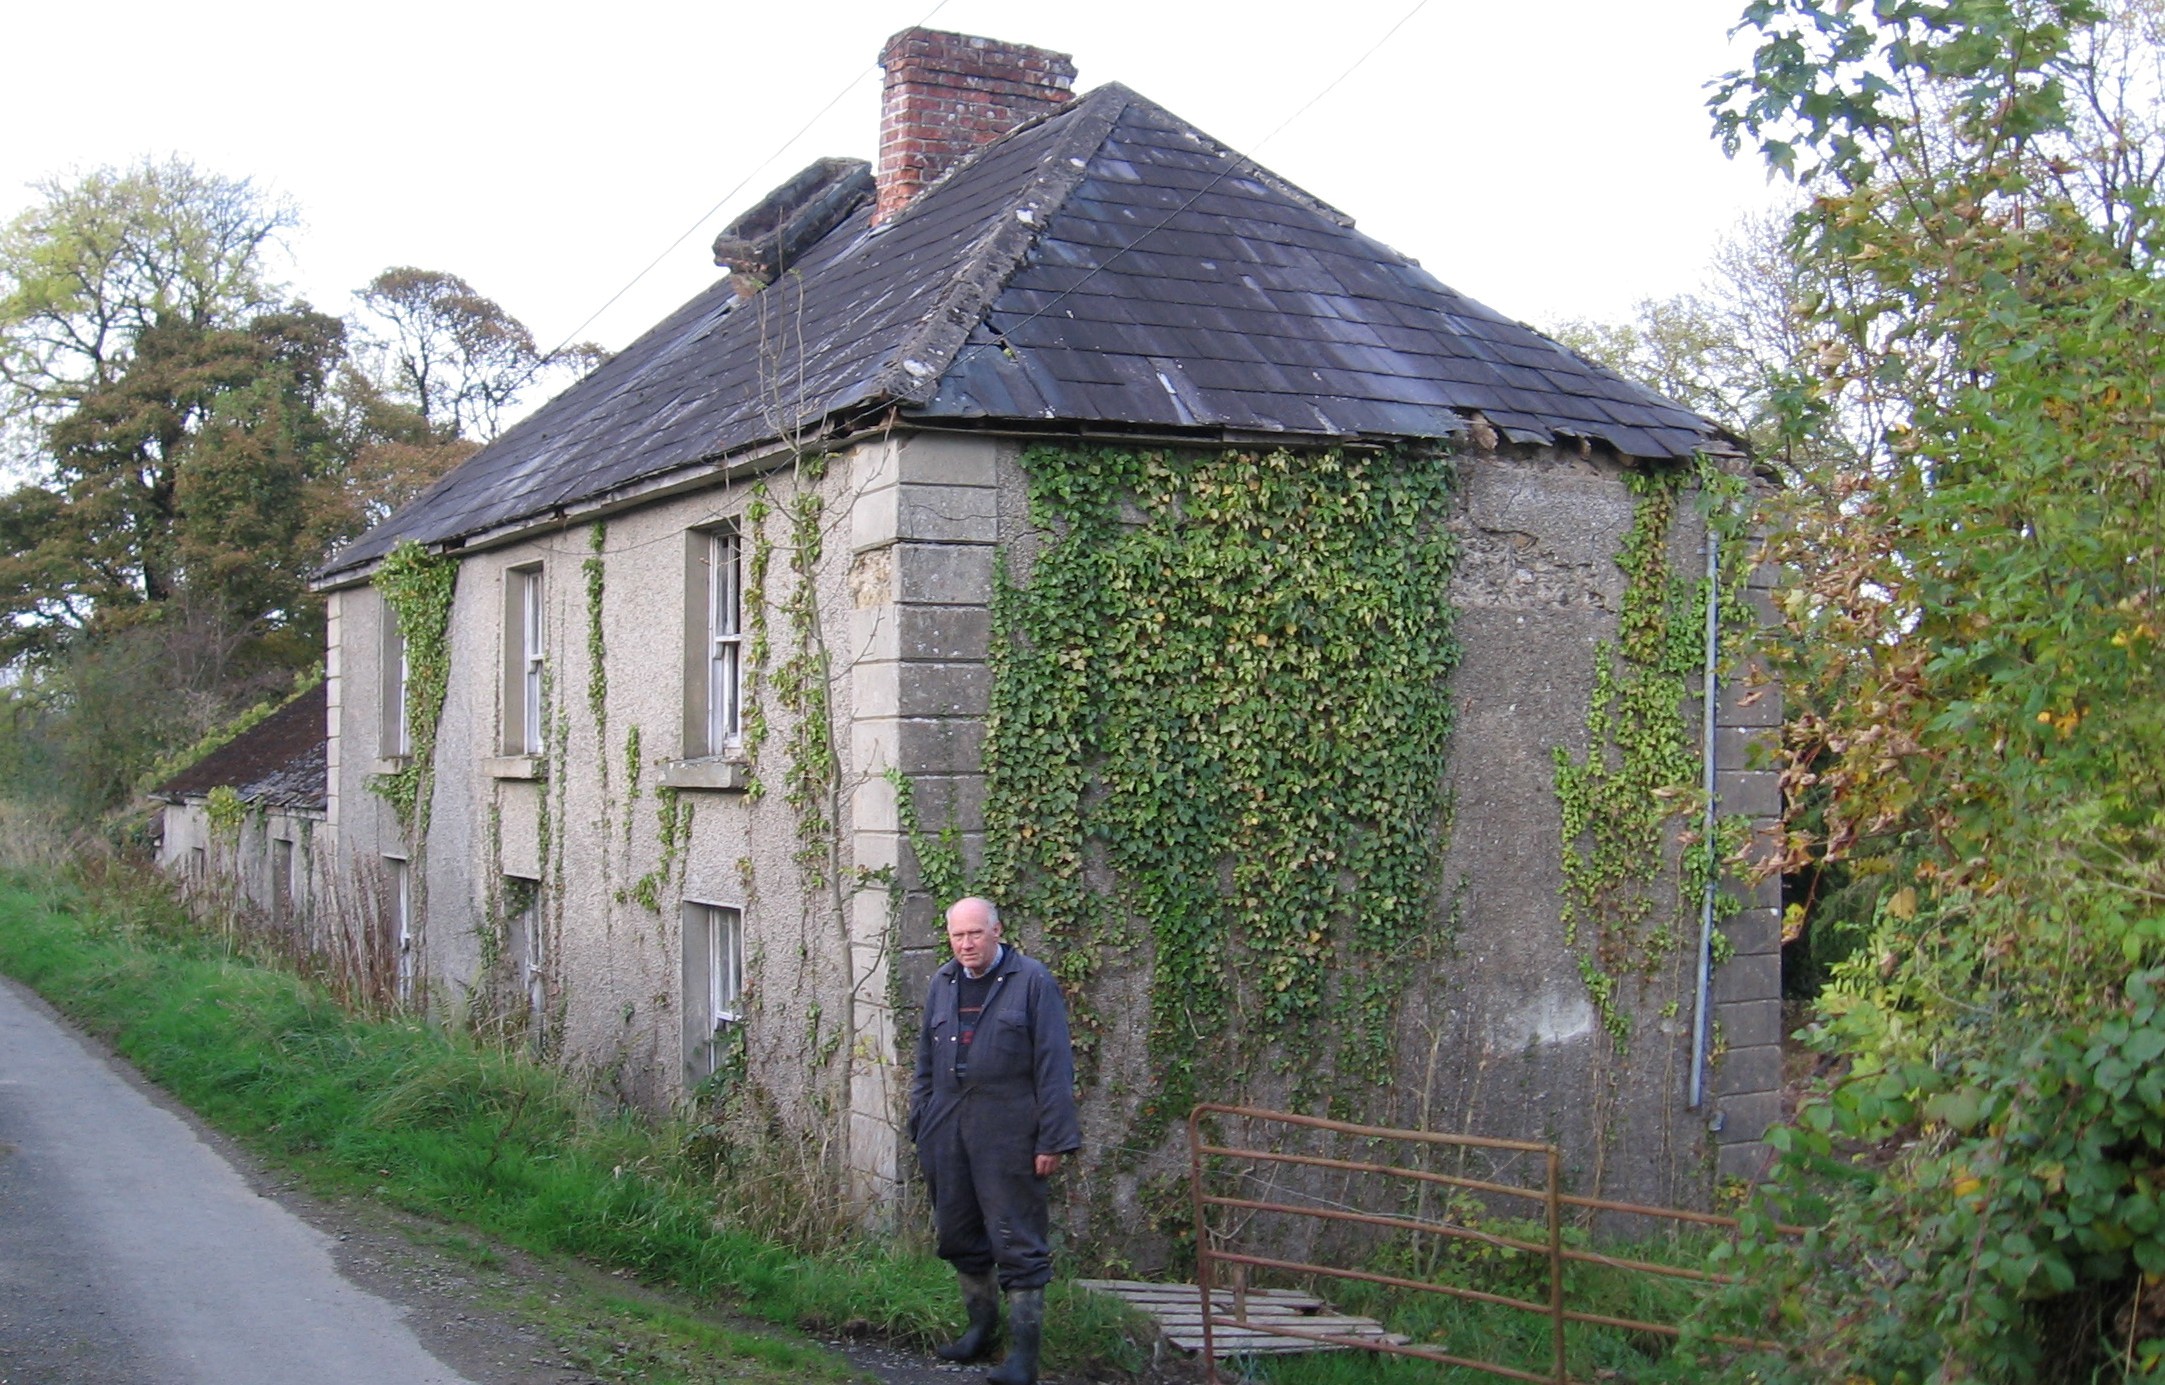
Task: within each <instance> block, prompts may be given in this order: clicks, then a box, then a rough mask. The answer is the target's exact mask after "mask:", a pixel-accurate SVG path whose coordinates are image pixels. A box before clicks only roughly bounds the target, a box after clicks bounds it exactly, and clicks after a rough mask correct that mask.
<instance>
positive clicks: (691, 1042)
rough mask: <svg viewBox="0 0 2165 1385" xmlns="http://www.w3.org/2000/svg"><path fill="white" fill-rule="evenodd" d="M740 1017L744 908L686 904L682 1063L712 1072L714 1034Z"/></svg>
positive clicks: (694, 1073)
mask: <svg viewBox="0 0 2165 1385" xmlns="http://www.w3.org/2000/svg"><path fill="white" fill-rule="evenodd" d="M743 1017H744V913H743V911H742V910H738V909H731V908H728V907H727V906H724V905H719V904H686V905H685V906H684V1067H685V1071H686V1072H687V1074H688V1075H689V1076H690V1078H691V1080H692V1081H693V1082H695V1083H696V1082H699V1081H701V1080H702V1079H705V1078H707V1077H711V1076H712V1075H713V1074H714V1068H715V1064H716V1062H717V1060H718V1058H719V1051H718V1047H717V1045H716V1043H715V1038H716V1036H717V1035H718V1034H720V1033H721V1031H722V1029H723V1027H724V1026H726V1025H729V1024H732V1023H734V1022H735V1021H737V1020H740V1019H742V1018H743Z"/></svg>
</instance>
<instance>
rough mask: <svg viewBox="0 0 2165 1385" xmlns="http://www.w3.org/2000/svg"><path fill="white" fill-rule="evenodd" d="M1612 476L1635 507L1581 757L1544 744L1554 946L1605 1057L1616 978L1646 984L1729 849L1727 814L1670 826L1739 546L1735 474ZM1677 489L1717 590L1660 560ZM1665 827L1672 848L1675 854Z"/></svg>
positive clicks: (1690, 802) (1733, 842) (1732, 830)
mask: <svg viewBox="0 0 2165 1385" xmlns="http://www.w3.org/2000/svg"><path fill="white" fill-rule="evenodd" d="M1625 480H1626V482H1627V484H1629V485H1630V487H1631V489H1632V493H1633V495H1634V496H1635V503H1634V505H1633V507H1632V522H1631V529H1630V530H1629V532H1628V533H1626V534H1625V536H1624V541H1623V543H1622V545H1621V547H1620V548H1619V550H1618V552H1617V556H1616V565H1617V566H1618V567H1619V568H1620V569H1622V571H1623V573H1624V579H1625V581H1624V595H1623V601H1622V605H1621V608H1620V610H1619V611H1618V614H1617V638H1616V641H1615V642H1614V643H1613V644H1603V645H1602V646H1601V647H1600V648H1599V649H1598V650H1596V652H1595V656H1594V658H1595V663H1594V691H1593V696H1592V698H1591V699H1590V701H1589V704H1588V709H1587V716H1586V747H1587V748H1586V751H1585V753H1584V754H1583V755H1574V754H1573V753H1572V752H1571V751H1570V750H1569V749H1567V748H1566V747H1563V746H1558V747H1556V749H1555V751H1554V755H1555V764H1556V771H1555V785H1556V798H1557V802H1558V805H1559V806H1560V808H1561V810H1562V817H1563V833H1562V835H1563V860H1562V864H1563V874H1564V898H1563V921H1564V940H1565V946H1566V947H1568V948H1570V949H1571V951H1572V954H1573V958H1574V960H1575V961H1576V963H1577V965H1578V969H1579V976H1580V978H1581V980H1583V981H1584V982H1585V985H1586V990H1587V995H1588V997H1589V998H1590V999H1591V1000H1592V1001H1593V1003H1594V1007H1595V1009H1596V1010H1597V1011H1598V1012H1599V1014H1600V1017H1601V1023H1602V1028H1603V1029H1604V1030H1605V1031H1606V1032H1607V1034H1608V1036H1609V1038H1610V1041H1611V1042H1612V1043H1613V1044H1614V1045H1615V1047H1616V1049H1617V1051H1618V1052H1619V1053H1621V1052H1622V1051H1624V1050H1625V1049H1626V1048H1627V1047H1628V1046H1629V1043H1630V1040H1631V1013H1630V1011H1629V1009H1628V1008H1627V997H1626V995H1625V994H1624V993H1623V987H1624V984H1625V983H1626V982H1629V981H1639V982H1646V981H1651V980H1652V979H1653V978H1654V977H1655V976H1656V975H1657V974H1658V973H1659V972H1660V970H1661V968H1662V967H1663V966H1664V965H1666V964H1667V963H1669V962H1670V961H1671V960H1672V959H1674V958H1675V957H1676V956H1677V954H1678V950H1679V948H1681V947H1682V946H1683V944H1684V943H1685V941H1686V940H1687V939H1688V938H1696V936H1697V931H1696V930H1697V925H1696V922H1695V921H1696V918H1697V915H1698V910H1699V907H1700V900H1701V897H1702V891H1703V889H1704V886H1705V884H1706V882H1707V881H1708V880H1709V879H1710V878H1713V877H1714V876H1715V875H1716V874H1717V873H1718V872H1719V871H1720V869H1721V866H1722V863H1723V862H1724V861H1725V860H1727V859H1728V857H1729V855H1730V854H1732V853H1733V851H1734V850H1735V849H1736V848H1737V847H1739V846H1740V845H1741V841H1740V836H1739V834H1740V831H1741V824H1740V823H1730V824H1724V825H1723V830H1722V831H1721V832H1720V833H1719V834H1718V836H1717V839H1716V840H1714V841H1707V840H1704V833H1703V832H1702V831H1699V830H1696V829H1695V828H1692V829H1686V830H1684V831H1682V832H1681V833H1678V832H1676V831H1674V830H1673V829H1674V828H1675V827H1676V826H1677V824H1678V821H1679V819H1680V818H1681V817H1682V816H1683V815H1685V814H1691V815H1692V820H1693V821H1694V822H1695V821H1696V818H1697V814H1698V812H1699V811H1700V809H1701V808H1702V807H1703V805H1704V798H1703V791H1702V789H1701V787H1700V783H1699V780H1700V774H1701V761H1700V750H1699V747H1698V745H1697V744H1696V742H1695V738H1694V735H1693V731H1692V728H1691V727H1690V726H1689V725H1688V724H1687V722H1686V720H1685V712H1686V707H1687V705H1688V702H1689V700H1690V698H1692V697H1693V696H1694V695H1695V694H1697V693H1698V692H1699V690H1700V680H1701V678H1702V677H1703V675H1704V672H1705V666H1706V610H1707V602H1708V600H1709V599H1711V598H1714V597H1717V596H1718V598H1719V599H1720V601H1721V603H1722V608H1721V612H1720V616H1721V626H1722V629H1723V630H1724V631H1725V632H1727V633H1726V636H1725V639H1726V641H1727V645H1728V650H1729V652H1730V653H1731V654H1734V652H1735V651H1736V649H1737V647H1738V646H1737V641H1739V640H1740V639H1742V638H1743V634H1744V632H1745V631H1747V630H1749V629H1750V628H1751V625H1752V622H1751V615H1750V610H1749V607H1747V606H1745V605H1744V602H1743V597H1742V593H1741V585H1742V579H1743V575H1744V573H1745V570H1746V569H1745V564H1744V562H1743V554H1744V548H1745V546H1744V544H1743V543H1742V542H1739V541H1735V540H1738V539H1739V538H1740V535H1739V534H1738V532H1737V531H1738V529H1739V522H1738V520H1737V519H1736V518H1735V516H1736V515H1737V513H1738V506H1737V504H1736V501H1737V500H1738V498H1739V496H1740V493H1741V488H1742V484H1743V483H1742V481H1741V480H1740V479H1738V478H1735V477H1731V476H1728V475H1726V474H1725V473H1722V472H1721V471H1719V470H1718V469H1717V468H1715V467H1714V466H1713V465H1711V464H1710V463H1707V462H1705V461H1702V462H1701V463H1700V464H1698V465H1696V466H1689V467H1665V468H1662V469H1660V470H1653V471H1634V472H1627V473H1626V475H1625ZM1691 487H1695V488H1696V490H1697V493H1698V495H1699V497H1700V499H1701V502H1702V507H1703V509H1704V510H1705V516H1704V517H1705V519H1706V521H1707V523H1708V524H1710V525H1712V526H1713V527H1714V528H1715V530H1716V531H1717V533H1720V534H1721V535H1722V536H1723V538H1724V543H1723V547H1722V552H1723V553H1724V554H1725V555H1727V561H1726V565H1725V567H1724V568H1723V571H1722V573H1721V576H1720V578H1719V581H1718V584H1717V586H1718V589H1710V588H1709V586H1708V583H1707V581H1706V579H1705V578H1704V577H1703V576H1702V577H1698V578H1691V577H1686V576H1684V575H1682V574H1679V573H1678V572H1676V571H1675V569H1674V567H1673V565H1672V564H1671V562H1670V558H1669V546H1670V536H1671V533H1672V531H1673V529H1674V527H1675V523H1676V517H1677V508H1678V505H1679V503H1680V502H1681V501H1682V500H1683V498H1684V496H1685V494H1686V492H1687V488H1691ZM1672 836H1679V837H1680V838H1681V840H1682V842H1683V845H1684V851H1683V853H1682V856H1681V859H1679V860H1675V861H1672V858H1671V855H1670V852H1669V850H1668V847H1669V843H1670V839H1671V837H1672ZM1719 943H1720V939H1718V938H1717V946H1719Z"/></svg>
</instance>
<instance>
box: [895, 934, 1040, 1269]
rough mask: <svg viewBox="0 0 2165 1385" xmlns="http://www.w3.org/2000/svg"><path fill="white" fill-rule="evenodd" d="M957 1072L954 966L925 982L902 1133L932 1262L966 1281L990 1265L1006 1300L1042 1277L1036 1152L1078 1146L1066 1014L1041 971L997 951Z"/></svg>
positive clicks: (958, 973)
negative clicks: (933, 1235)
mask: <svg viewBox="0 0 2165 1385" xmlns="http://www.w3.org/2000/svg"><path fill="white" fill-rule="evenodd" d="M990 975H991V977H992V978H993V984H992V988H991V990H990V991H989V992H988V993H987V995H986V997H985V1008H984V1011H983V1013H982V1014H980V1015H979V1016H978V1020H977V1026H976V1032H975V1034H974V1036H973V1037H972V1039H971V1042H970V1043H969V1045H968V1046H967V1054H968V1056H967V1061H966V1062H965V1063H963V1064H961V1069H962V1070H961V1071H960V1072H959V1073H958V1072H957V1067H958V1062H957V1060H958V1058H959V1057H960V1056H961V1054H962V1053H963V1050H964V1045H963V1044H962V1043H961V1032H962V1023H961V1016H960V1014H959V1007H958V1005H957V1003H956V997H957V992H958V990H959V988H960V982H961V980H962V967H961V965H960V964H959V963H957V962H953V961H950V962H948V963H947V964H946V965H945V966H943V967H941V968H940V969H939V970H938V971H936V972H934V973H933V976H932V986H931V990H930V992H929V994H927V995H926V997H925V1013H924V1019H923V1023H922V1025H921V1026H920V1027H919V1029H918V1032H917V1067H916V1073H915V1076H914V1077H913V1079H912V1080H911V1083H910V1111H909V1135H910V1138H911V1139H913V1140H915V1141H916V1142H917V1158H918V1162H919V1164H920V1165H921V1166H922V1167H923V1169H924V1173H925V1186H926V1189H927V1191H928V1192H929V1193H930V1194H931V1198H932V1217H933V1225H934V1228H935V1229H936V1231H937V1234H938V1241H939V1246H938V1249H939V1255H940V1258H941V1259H943V1260H946V1261H948V1262H949V1263H950V1264H952V1265H953V1266H954V1267H955V1269H956V1271H957V1272H958V1273H960V1274H966V1275H981V1274H984V1273H986V1272H987V1271H988V1270H991V1269H993V1268H994V1267H995V1266H997V1267H998V1269H999V1276H1000V1287H1001V1288H1002V1289H1004V1290H1007V1291H1009V1292H1013V1291H1015V1290H1020V1289H1038V1288H1043V1287H1044V1286H1045V1284H1046V1282H1047V1281H1049V1280H1050V1279H1051V1278H1052V1247H1051V1245H1050V1216H1049V1213H1048V1210H1047V1206H1046V1180H1045V1179H1042V1178H1039V1177H1038V1176H1037V1172H1036V1169H1035V1168H1034V1167H1033V1166H1034V1164H1035V1162H1036V1156H1038V1155H1040V1154H1067V1153H1070V1152H1071V1151H1073V1150H1076V1149H1079V1148H1081V1146H1082V1126H1081V1123H1080V1121H1079V1120H1078V1118H1077V1116H1076V1112H1075V1055H1074V1051H1073V1049H1072V1048H1071V1047H1070V1046H1069V1043H1068V1032H1067V1005H1066V1003H1065V1002H1064V1001H1062V1000H1061V998H1060V986H1059V983H1058V982H1056V981H1054V980H1053V978H1052V973H1051V972H1048V971H1047V970H1045V967H1044V964H1043V963H1041V962H1037V961H1034V960H1032V959H1031V958H1028V957H1025V956H1023V955H1022V954H1021V953H1019V952H1017V951H1016V950H1015V949H1014V948H1012V947H1007V948H1004V950H1003V951H1002V953H1001V955H1000V958H999V960H998V961H997V962H995V963H994V964H993V967H992V971H991V973H990Z"/></svg>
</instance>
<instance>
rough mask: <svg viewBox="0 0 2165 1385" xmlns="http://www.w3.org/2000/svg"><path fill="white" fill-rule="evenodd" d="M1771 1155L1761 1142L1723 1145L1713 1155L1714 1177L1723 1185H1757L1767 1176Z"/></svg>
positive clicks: (1751, 1141)
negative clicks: (1730, 1183)
mask: <svg viewBox="0 0 2165 1385" xmlns="http://www.w3.org/2000/svg"><path fill="white" fill-rule="evenodd" d="M1772 1154H1773V1151H1772V1150H1770V1149H1768V1148H1767V1146H1766V1142H1765V1141H1763V1140H1747V1141H1744V1142H1742V1143H1740V1144H1733V1145H1723V1146H1722V1147H1721V1148H1720V1149H1718V1150H1716V1151H1715V1154H1714V1176H1715V1177H1716V1178H1718V1179H1721V1180H1722V1181H1723V1182H1725V1183H1727V1182H1731V1181H1734V1182H1740V1183H1757V1182H1759V1181H1760V1180H1762V1179H1764V1178H1765V1177H1766V1176H1767V1173H1768V1171H1769V1161H1770V1159H1771V1156H1772Z"/></svg>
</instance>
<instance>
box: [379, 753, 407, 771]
mask: <svg viewBox="0 0 2165 1385" xmlns="http://www.w3.org/2000/svg"><path fill="white" fill-rule="evenodd" d="M412 763H413V756H411V755H381V756H378V757H377V759H376V773H378V774H396V773H398V772H399V771H400V770H402V769H404V768H406V766H408V765H410V764H412Z"/></svg>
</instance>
